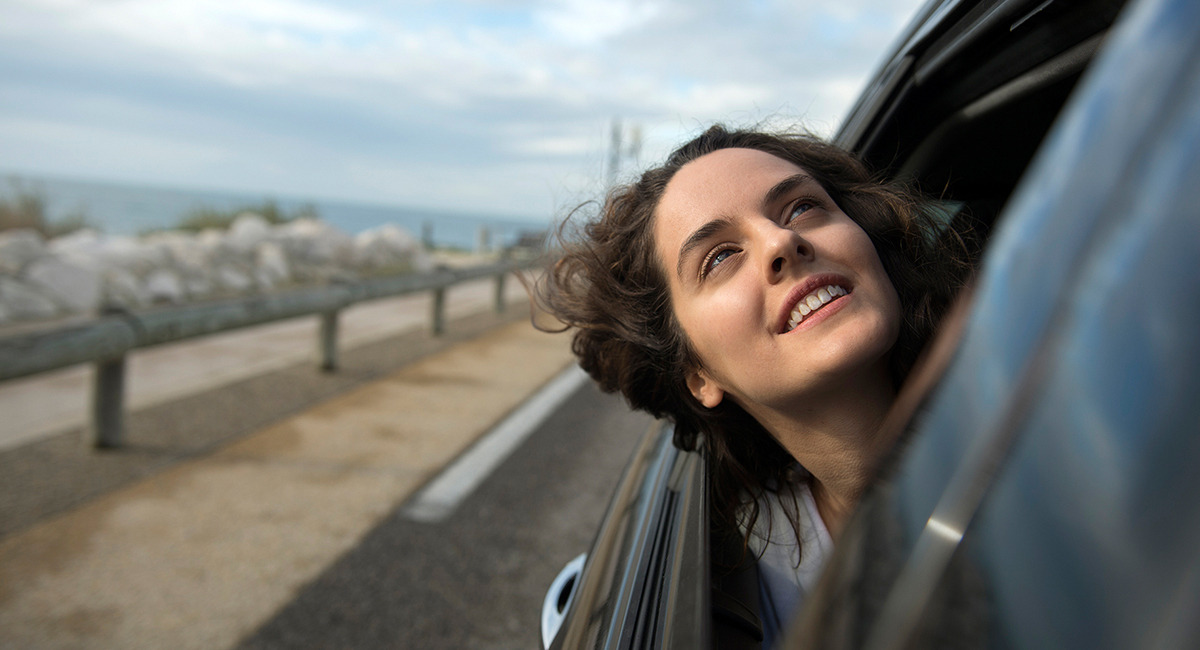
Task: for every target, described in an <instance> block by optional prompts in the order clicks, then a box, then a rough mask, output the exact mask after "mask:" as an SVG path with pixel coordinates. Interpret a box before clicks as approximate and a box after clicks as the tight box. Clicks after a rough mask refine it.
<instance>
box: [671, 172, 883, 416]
mask: <svg viewBox="0 0 1200 650" xmlns="http://www.w3.org/2000/svg"><path fill="white" fill-rule="evenodd" d="M654 243H655V250H656V252H657V254H658V256H659V259H660V261H661V264H662V267H663V271H664V275H665V276H666V277H667V279H668V280H667V281H668V285H669V288H670V292H671V301H672V305H673V307H674V310H675V315H676V318H677V319H678V321H679V323H680V325H681V326H682V327H683V330H684V332H685V333H686V334H687V336H688V339H689V340H690V341H691V343H692V346H693V349H694V351H695V352H696V353H697V355H698V356H699V359H700V363H701V368H699V369H697V370H696V371H694V372H692V373H690V374H689V377H688V386H689V388H690V389H691V391H692V394H693V395H695V396H696V398H697V399H699V400H700V402H701V403H703V404H704V405H705V406H708V407H710V408H711V407H714V406H716V405H717V404H719V403H720V402H721V400H722V399H724V398H725V397H726V396H727V395H728V396H729V397H732V398H733V399H734V400H735V401H736V402H737V403H739V404H741V405H742V406H743V407H744V408H746V410H747V411H749V412H750V413H751V414H757V413H759V412H761V409H762V408H766V409H772V410H777V411H788V410H794V409H795V408H796V407H797V404H798V398H812V397H816V398H819V397H820V396H821V395H822V394H830V391H834V390H853V389H854V387H855V386H856V382H860V381H875V382H877V381H878V380H879V377H880V374H879V373H883V375H885V376H886V373H887V356H888V351H889V350H890V349H891V347H892V345H893V344H894V343H895V341H896V337H897V335H898V332H899V327H900V318H901V315H900V302H899V298H898V297H897V295H896V291H895V289H894V288H893V287H892V283H891V281H890V280H889V279H888V276H887V274H886V273H885V272H884V269H883V265H882V264H881V263H880V261H879V256H878V254H877V253H876V252H875V248H874V246H873V245H872V244H871V241H870V239H869V238H868V237H867V234H866V233H865V232H863V230H862V228H859V226H858V225H857V224H856V223H854V221H852V220H851V219H850V218H849V217H847V216H846V214H845V213H844V212H842V210H841V209H840V208H839V207H838V206H837V205H835V204H834V202H833V201H832V200H831V199H830V197H829V195H828V194H827V193H826V192H825V190H824V189H823V188H822V187H821V186H820V184H818V183H817V182H816V181H815V180H813V179H812V178H810V177H809V176H808V174H807V172H806V171H805V170H804V169H801V168H800V167H798V166H796V165H794V164H792V163H790V162H787V161H785V160H783V159H781V158H777V157H775V156H772V155H770V154H767V153H764V152H761V151H757V150H753V149H722V150H718V151H716V152H713V153H710V154H706V155H704V156H702V157H700V158H697V159H696V160H693V161H692V162H690V163H687V164H686V165H684V166H683V167H681V168H680V169H679V171H678V172H676V174H675V176H674V177H673V178H672V179H671V181H670V183H668V184H667V187H666V190H665V192H664V193H663V196H662V200H661V201H660V203H659V206H658V209H657V212H656V215H655V222H654Z"/></svg>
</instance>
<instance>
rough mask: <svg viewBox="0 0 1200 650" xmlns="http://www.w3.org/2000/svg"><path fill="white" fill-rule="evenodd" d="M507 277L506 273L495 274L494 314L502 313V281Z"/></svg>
mask: <svg viewBox="0 0 1200 650" xmlns="http://www.w3.org/2000/svg"><path fill="white" fill-rule="evenodd" d="M506 277H508V274H507V273H498V274H496V301H495V304H496V313H497V314H502V313H504V279H505V278H506Z"/></svg>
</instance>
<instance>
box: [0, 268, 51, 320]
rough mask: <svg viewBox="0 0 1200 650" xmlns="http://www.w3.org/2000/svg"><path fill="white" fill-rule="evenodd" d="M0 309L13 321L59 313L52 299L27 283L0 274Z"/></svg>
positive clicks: (49, 316) (47, 316) (46, 316)
mask: <svg viewBox="0 0 1200 650" xmlns="http://www.w3.org/2000/svg"><path fill="white" fill-rule="evenodd" d="M0 309H2V310H3V311H4V312H5V314H6V315H7V318H8V319H11V320H14V321H16V320H39V319H44V318H53V317H54V316H57V315H58V314H59V313H60V309H59V307H58V305H56V304H54V301H53V300H51V299H50V298H48V297H46V296H44V295H42V293H41V292H40V291H38V290H37V289H36V288H34V287H32V286H30V285H29V284H27V283H25V282H22V281H20V280H18V279H16V278H11V277H8V276H0Z"/></svg>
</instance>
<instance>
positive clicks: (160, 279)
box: [145, 269, 187, 304]
mask: <svg viewBox="0 0 1200 650" xmlns="http://www.w3.org/2000/svg"><path fill="white" fill-rule="evenodd" d="M145 288H146V294H147V295H148V296H149V297H150V302H155V303H162V302H166V303H171V304H179V303H181V302H183V301H184V299H186V298H187V291H186V290H185V289H184V288H183V281H182V280H181V279H180V278H179V276H178V275H176V274H175V273H173V272H171V271H170V270H167V269H156V270H154V271H151V272H150V274H149V275H147V276H146V283H145Z"/></svg>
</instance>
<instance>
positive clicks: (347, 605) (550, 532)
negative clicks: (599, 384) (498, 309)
mask: <svg viewBox="0 0 1200 650" xmlns="http://www.w3.org/2000/svg"><path fill="white" fill-rule="evenodd" d="M650 423H651V420H650V418H649V417H648V416H646V415H644V414H639V413H631V412H630V411H629V410H628V409H627V408H626V407H625V406H624V404H623V403H622V402H621V401H620V400H619V399H618V398H615V397H613V396H610V395H603V394H601V393H600V392H599V391H598V390H597V389H596V388H595V387H594V386H593V385H592V384H591V383H590V382H588V383H587V384H586V385H584V387H583V388H581V389H580V390H578V391H577V392H576V393H575V394H574V395H573V396H572V397H570V398H569V399H568V400H567V401H566V402H564V403H563V405H562V406H561V407H560V408H558V409H557V410H556V411H555V412H554V413H553V414H552V415H551V416H550V417H549V418H548V419H547V420H546V421H545V422H544V423H543V425H542V426H540V427H539V428H538V429H537V430H536V431H535V432H534V433H533V434H532V435H530V437H529V438H528V439H527V440H526V441H525V443H524V444H523V445H522V446H521V447H520V448H518V449H517V451H516V452H515V453H513V455H512V456H510V457H509V458H508V460H507V461H506V462H504V463H503V464H501V465H500V466H499V467H498V469H497V470H496V471H495V472H494V473H493V474H492V475H491V476H490V477H489V478H488V479H487V480H486V481H484V482H483V483H482V485H481V486H480V488H479V489H477V490H476V491H475V492H474V493H473V495H472V496H470V497H468V498H467V500H466V501H465V502H463V504H462V505H461V506H460V507H459V508H458V509H457V510H456V511H455V512H454V513H453V514H452V515H451V516H450V518H448V519H447V520H445V521H443V522H440V523H433V524H427V523H419V522H415V521H412V520H410V519H409V518H407V517H406V516H405V513H404V509H403V508H397V509H396V510H395V511H394V512H393V513H392V514H391V515H390V516H388V517H387V518H385V520H384V521H383V522H382V523H381V524H379V525H378V526H377V527H376V528H374V529H373V530H371V531H370V532H369V533H368V534H367V535H366V536H365V537H364V538H363V540H362V542H361V543H360V544H359V545H358V546H357V547H355V548H354V549H353V550H352V551H351V552H349V553H347V554H346V555H344V556H343V557H342V558H341V559H340V560H339V561H337V562H336V563H335V564H334V565H332V566H331V567H329V568H328V569H327V570H326V571H325V572H324V573H322V574H321V575H320V576H319V577H318V578H317V579H315V580H313V581H312V582H311V583H310V584H308V585H307V586H305V587H304V588H303V590H302V591H301V592H300V593H299V595H298V596H297V597H296V598H295V600H293V601H292V602H291V603H290V604H288V605H287V606H286V607H284V608H283V609H282V610H281V611H280V612H279V613H278V614H277V615H276V616H274V617H273V618H272V619H271V620H270V621H268V622H267V623H265V624H264V625H263V626H262V627H260V628H259V629H258V630H257V631H256V632H255V633H253V634H252V635H250V636H249V637H248V638H246V639H244V640H243V642H242V643H241V644H240V645H239V646H238V647H239V648H243V649H246V650H249V649H251V648H335V647H338V648H447V649H449V648H454V649H461V648H523V649H528V648H534V647H538V645H537V644H538V642H539V641H538V636H539V632H538V625H539V612H540V609H541V601H542V597H543V596H544V594H545V591H546V588H547V587H548V586H549V584H550V582H551V580H553V578H554V576H555V575H556V574H557V573H558V571H559V570H560V569H561V568H562V566H563V565H564V564H566V563H567V562H568V561H569V560H570V559H571V558H573V557H575V556H576V555H578V554H579V553H581V552H583V551H586V550H587V547H588V545H589V544H590V542H591V539H592V536H593V535H594V534H595V531H596V527H597V525H598V524H599V522H600V519H601V517H602V516H603V514H604V509H605V506H606V505H607V503H608V498H609V496H610V495H611V493H612V490H613V489H614V487H615V485H616V482H617V480H618V479H619V477H620V474H621V471H622V468H623V467H624V465H625V462H626V461H627V460H628V458H629V455H630V454H631V453H632V452H633V449H634V446H635V445H636V443H637V441H638V439H639V437H640V436H641V434H642V433H643V432H644V431H645V430H646V429H647V427H649V426H650Z"/></svg>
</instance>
